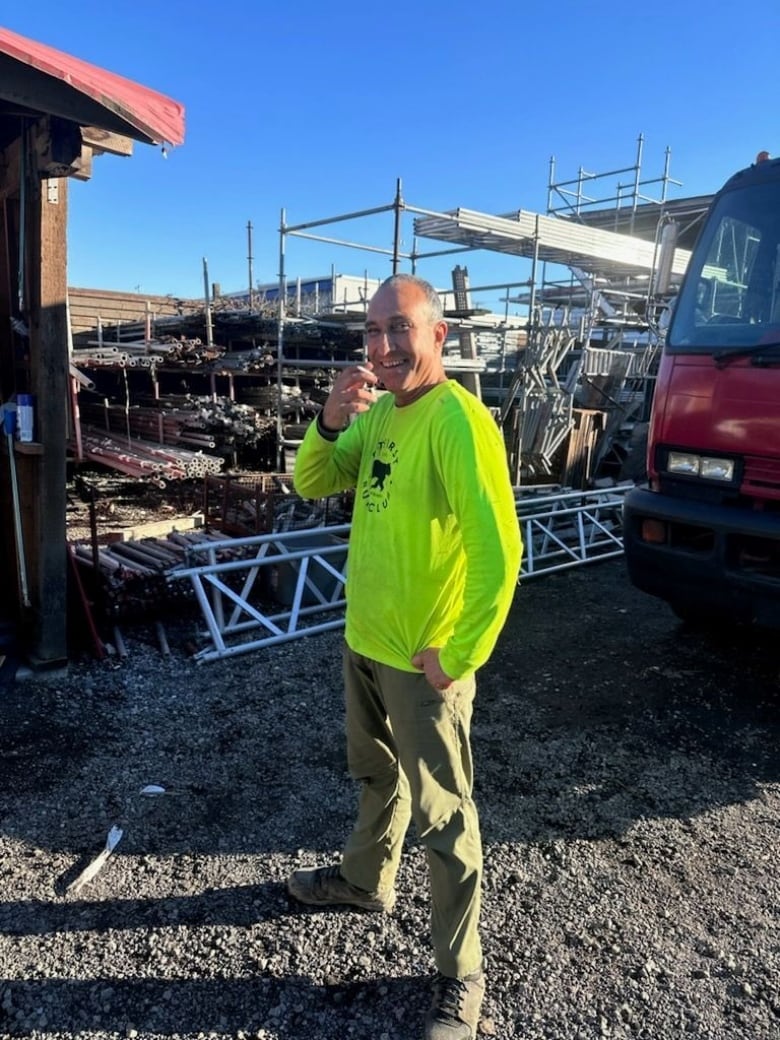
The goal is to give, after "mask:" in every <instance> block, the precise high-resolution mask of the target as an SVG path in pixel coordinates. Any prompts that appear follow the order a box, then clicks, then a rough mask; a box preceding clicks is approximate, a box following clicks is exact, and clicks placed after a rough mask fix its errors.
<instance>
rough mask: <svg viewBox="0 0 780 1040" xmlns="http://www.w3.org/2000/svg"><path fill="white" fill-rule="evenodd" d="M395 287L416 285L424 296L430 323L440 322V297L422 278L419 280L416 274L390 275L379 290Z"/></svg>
mask: <svg viewBox="0 0 780 1040" xmlns="http://www.w3.org/2000/svg"><path fill="white" fill-rule="evenodd" d="M396 285H416V286H417V288H418V289H419V290H420V292H422V293H423V294H424V296H425V302H426V303H427V305H428V311H429V312H430V317H431V321H433V322H436V321H442V319H443V318H444V309H443V308H442V305H441V297H440V296H439V294H438V293H437V292H436V290H435V289H434V287H433V286H432V285H431V283H430V282H426V280H425V279H424V278H419V277H418V276H417V275H416V274H406V273H401V274H391V275H390V277H389V278H385V280H384V281H383V282H382V284H381V285H380V286H379V288H380V289H384V288H385V286H387V288H389V289H392V288H394V286H396Z"/></svg>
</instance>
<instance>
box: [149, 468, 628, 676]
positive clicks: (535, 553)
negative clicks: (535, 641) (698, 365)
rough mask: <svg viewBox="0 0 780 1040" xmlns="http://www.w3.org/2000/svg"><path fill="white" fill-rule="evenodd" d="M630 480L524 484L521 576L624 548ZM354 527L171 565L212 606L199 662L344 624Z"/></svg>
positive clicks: (248, 541)
mask: <svg viewBox="0 0 780 1040" xmlns="http://www.w3.org/2000/svg"><path fill="white" fill-rule="evenodd" d="M630 487H633V484H626V485H620V486H618V487H614V488H610V489H609V490H605V491H554V492H549V491H546V490H545V489H535V490H533V491H526V490H522V491H520V490H518V492H517V496H516V503H517V516H518V522H519V523H520V526H521V529H522V533H523V541H524V543H525V551H524V560H523V566H522V570H521V577H522V578H534V577H538V576H540V575H541V574H549V573H551V572H553V571H561V570H567V569H569V568H571V567H576V566H579V565H581V564H585V563H591V562H594V561H596V560H605V559H608V558H610V557H612V556H618V555H620V554H621V553H622V552H623V539H622V507H623V496H624V494H625V492H626V491H627V490H628V489H629V488H630ZM349 530H350V525H349V524H340V525H338V526H330V527H318V528H305V529H302V530H297V531H284V532H274V533H272V534H264V535H256V536H253V537H248V538H229V539H225V540H223V541H213V542H204V543H203V544H200V545H193V546H192V549H191V550H190V554H189V559H188V565H187V566H186V567H184V568H176V569H173V570H171V571H169V572H168V573H167V579H168V581H169V582H174V581H185V580H189V581H190V583H191V584H192V587H193V590H194V592H195V596H196V599H197V601H198V604H199V605H200V608H201V610H202V612H203V617H204V619H205V622H206V635H207V638H208V645H207V646H206V647H204V648H203V649H202V650H200V651H198V652H197V653H196V654H195V660H196V661H197V662H198V663H201V662H204V661H213V660H217V659H219V658H224V657H234V656H236V655H238V654H244V653H248V652H250V651H252V650H259V649H261V648H265V647H269V646H275V645H277V644H279V643H286V642H289V641H290V640H293V639H298V638H300V637H302V636H305V635H314V634H316V633H319V632H327V631H329V630H331V629H335V628H341V627H343V625H344V607H345V604H346V601H345V599H344V583H345V580H346V542H347V539H348V537H349ZM280 574H281V575H282V576H283V577H284V578H285V579H286V581H285V583H281V582H280ZM282 584H285V588H283V589H282V598H283V599H286V600H288V603H287V606H286V607H284V609H280V606H282V605H283V604H281V603H280V599H279V596H280V588H281V585H282ZM334 615H335V616H334Z"/></svg>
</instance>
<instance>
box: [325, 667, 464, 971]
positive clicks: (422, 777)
mask: <svg viewBox="0 0 780 1040" xmlns="http://www.w3.org/2000/svg"><path fill="white" fill-rule="evenodd" d="M344 689H345V698H346V730H347V759H348V764H349V771H350V775H351V776H352V777H353V779H355V780H357V781H359V782H360V784H361V791H360V801H359V808H358V817H357V821H356V823H355V826H354V829H353V831H352V834H351V835H350V837H349V839H348V841H347V844H346V847H345V849H344V855H343V859H342V863H341V873H342V875H343V876H344V877H345V878H346V880H347V881H349V882H350V883H351V884H353V885H356V886H357V887H358V888H363V889H366V890H367V891H370V892H374V891H378V890H388V889H391V888H392V887H393V884H394V882H395V876H396V873H397V871H398V866H399V863H400V859H401V852H402V850H403V842H404V835H405V834H406V831H407V829H408V827H409V823H410V820H414V825H415V830H416V832H417V836H418V838H419V840H420V841H421V842H422V844H423V845H424V846H425V849H426V853H427V857H428V868H429V876H430V892H431V940H432V944H433V950H434V958H435V961H436V967H437V968H438V970H439V971H440V972H441V973H442V974H443V975H449V976H462V975H468V974H470V973H471V972H473V971H476V970H477V969H478V968H479V967H480V966H481V964H482V949H481V945H480V938H479V931H478V925H479V910H480V897H481V885H482V842H481V838H480V833H479V819H478V817H477V810H476V806H475V805H474V802H473V801H472V798H471V792H472V784H473V768H472V760H471V747H470V743H469V729H470V725H471V711H472V706H473V702H474V694H475V691H476V683H475V680H474V677H473V676H470V677H468V678H466V679H463V680H460V681H458V682H455V683H453V684H452V686H450V687H449V689H448V690H446V691H445V692H444V693H438V692H437V691H436V690H434V689H433V687H432V686H431V685H430V684H429V683H428V681H427V680H426V678H425V676H424V675H423V674H422V673H414V672H402V671H399V670H397V669H395V668H390V667H389V666H388V665H383V664H379V663H377V662H376V661H372V660H369V659H368V658H366V657H360V656H359V655H357V654H355V653H353V652H352V651H351V650H350V649H349V647H345V650H344Z"/></svg>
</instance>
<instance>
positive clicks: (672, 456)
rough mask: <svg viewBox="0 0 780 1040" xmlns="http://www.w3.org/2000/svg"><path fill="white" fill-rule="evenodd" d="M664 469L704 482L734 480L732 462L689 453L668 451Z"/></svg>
mask: <svg viewBox="0 0 780 1040" xmlns="http://www.w3.org/2000/svg"><path fill="white" fill-rule="evenodd" d="M666 468H667V469H668V471H669V472H670V473H680V474H683V475H684V476H687V477H702V479H704V480H719V481H730V480H733V479H734V460H733V459H721V458H713V457H712V456H710V455H695V454H694V453H693V452H689V451H670V452H669V458H668V461H667V464H666Z"/></svg>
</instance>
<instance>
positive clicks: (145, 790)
mask: <svg viewBox="0 0 780 1040" xmlns="http://www.w3.org/2000/svg"><path fill="white" fill-rule="evenodd" d="M138 793H139V794H142V795H144V797H145V798H154V797H155V795H158V794H165V788H164V787H160V785H159V784H147V785H146V787H142V788H141V790H140V791H139V792H138Z"/></svg>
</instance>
